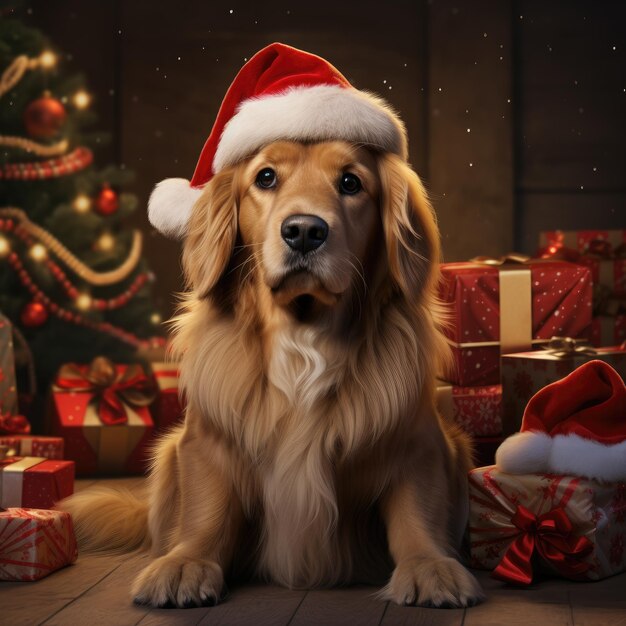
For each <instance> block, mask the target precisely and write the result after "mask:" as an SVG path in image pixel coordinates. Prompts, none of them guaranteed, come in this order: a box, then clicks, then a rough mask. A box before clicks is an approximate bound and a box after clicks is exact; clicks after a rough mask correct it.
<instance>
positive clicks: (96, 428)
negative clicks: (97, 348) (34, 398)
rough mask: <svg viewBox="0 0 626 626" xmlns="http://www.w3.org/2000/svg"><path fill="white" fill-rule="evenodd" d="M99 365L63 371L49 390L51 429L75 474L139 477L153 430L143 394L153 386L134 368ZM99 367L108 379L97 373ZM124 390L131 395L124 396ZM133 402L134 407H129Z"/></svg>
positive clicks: (148, 400) (149, 399)
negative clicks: (96, 383)
mask: <svg viewBox="0 0 626 626" xmlns="http://www.w3.org/2000/svg"><path fill="white" fill-rule="evenodd" d="M102 362H103V359H102V357H98V359H96V360H94V363H92V364H91V365H90V366H87V365H70V366H64V367H63V368H61V372H60V373H59V376H57V379H56V382H55V384H54V385H53V387H52V398H51V409H50V410H51V413H50V419H51V430H52V432H53V434H55V435H58V436H61V437H63V439H64V440H65V455H66V457H67V458H69V459H72V460H73V461H75V462H76V473H77V474H83V475H84V474H96V473H100V474H124V473H130V474H137V473H143V472H144V471H145V469H146V466H147V461H148V444H149V443H150V440H151V438H152V431H153V428H154V423H153V421H152V417H151V415H150V411H149V409H148V404H150V403H151V402H152V401H153V399H154V394H153V393H152V392H151V391H150V392H149V393H147V390H148V389H152V383H151V381H150V380H149V379H147V377H146V376H145V374H144V373H143V370H142V369H141V368H140V367H139V366H138V365H133V366H127V365H113V364H112V363H110V362H109V361H108V360H104V362H105V364H104V366H103V365H102ZM103 368H104V369H105V370H106V371H108V374H107V375H106V376H102V375H101V372H100V375H99V373H98V371H96V370H101V369H103ZM131 368H132V369H131ZM109 374H110V376H109ZM126 379H127V380H126ZM93 380H100V382H101V384H100V385H99V386H98V385H93V384H91V382H90V381H93ZM103 380H105V381H106V382H102V381H103ZM83 383H84V384H83ZM135 383H136V386H135V387H133V385H134V384H135ZM81 384H83V387H84V388H83V389H82V390H81V389H80V387H81ZM129 386H130V387H129ZM118 388H119V391H118ZM128 390H130V391H132V392H133V393H132V395H129V394H125V395H124V394H123V393H122V392H125V391H128ZM133 397H135V399H136V400H137V402H134V403H133V404H132V405H131V403H130V402H131V400H132V399H133Z"/></svg>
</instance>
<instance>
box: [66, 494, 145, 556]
mask: <svg viewBox="0 0 626 626" xmlns="http://www.w3.org/2000/svg"><path fill="white" fill-rule="evenodd" d="M56 508H57V509H60V510H61V511H67V512H68V513H70V515H71V516H72V521H73V523H74V529H75V531H76V538H77V540H78V545H79V547H80V549H81V550H84V551H87V552H97V551H104V550H106V551H107V552H109V551H115V552H130V551H132V550H135V549H138V548H143V547H148V541H149V540H148V502H147V499H145V500H142V499H140V498H139V497H137V495H136V494H135V493H133V492H131V491H130V490H129V489H112V488H109V487H97V486H96V487H91V488H89V489H86V490H85V491H82V492H79V493H76V494H74V495H72V496H70V497H69V498H65V500H61V502H59V503H57V505H56Z"/></svg>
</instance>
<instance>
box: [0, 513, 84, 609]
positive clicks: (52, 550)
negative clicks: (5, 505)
mask: <svg viewBox="0 0 626 626" xmlns="http://www.w3.org/2000/svg"><path fill="white" fill-rule="evenodd" d="M77 556H78V551H77V549H76V537H75V536H74V529H73V527H72V519H71V517H70V514H69V513H65V512H63V511H41V510H37V509H24V508H10V509H8V510H6V511H0V580H17V581H23V582H25V581H30V580H38V579H39V578H43V577H44V576H47V575H48V574H50V573H51V572H53V571H54V570H57V569H60V568H61V567H64V566H66V565H69V564H70V563H73V562H74V561H75V560H76V557H77ZM35 598H36V596H34V598H33V599H34V600H35Z"/></svg>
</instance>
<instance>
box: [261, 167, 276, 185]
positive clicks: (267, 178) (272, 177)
mask: <svg viewBox="0 0 626 626" xmlns="http://www.w3.org/2000/svg"><path fill="white" fill-rule="evenodd" d="M276 182H277V178H276V172H275V171H274V170H273V169H272V168H271V167H264V168H263V169H262V170H261V171H260V172H259V173H258V174H257V175H256V184H257V186H258V187H261V189H271V188H272V187H276Z"/></svg>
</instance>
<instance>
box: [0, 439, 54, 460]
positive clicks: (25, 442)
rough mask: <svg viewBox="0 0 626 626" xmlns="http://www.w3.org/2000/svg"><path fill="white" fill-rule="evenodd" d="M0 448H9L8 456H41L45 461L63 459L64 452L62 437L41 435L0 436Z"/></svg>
mask: <svg viewBox="0 0 626 626" xmlns="http://www.w3.org/2000/svg"><path fill="white" fill-rule="evenodd" d="M0 446H4V447H6V448H7V451H6V452H7V456H39V457H43V458H44V459H62V458H63V451H64V441H63V438H62V437H43V436H41V435H6V436H0Z"/></svg>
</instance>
